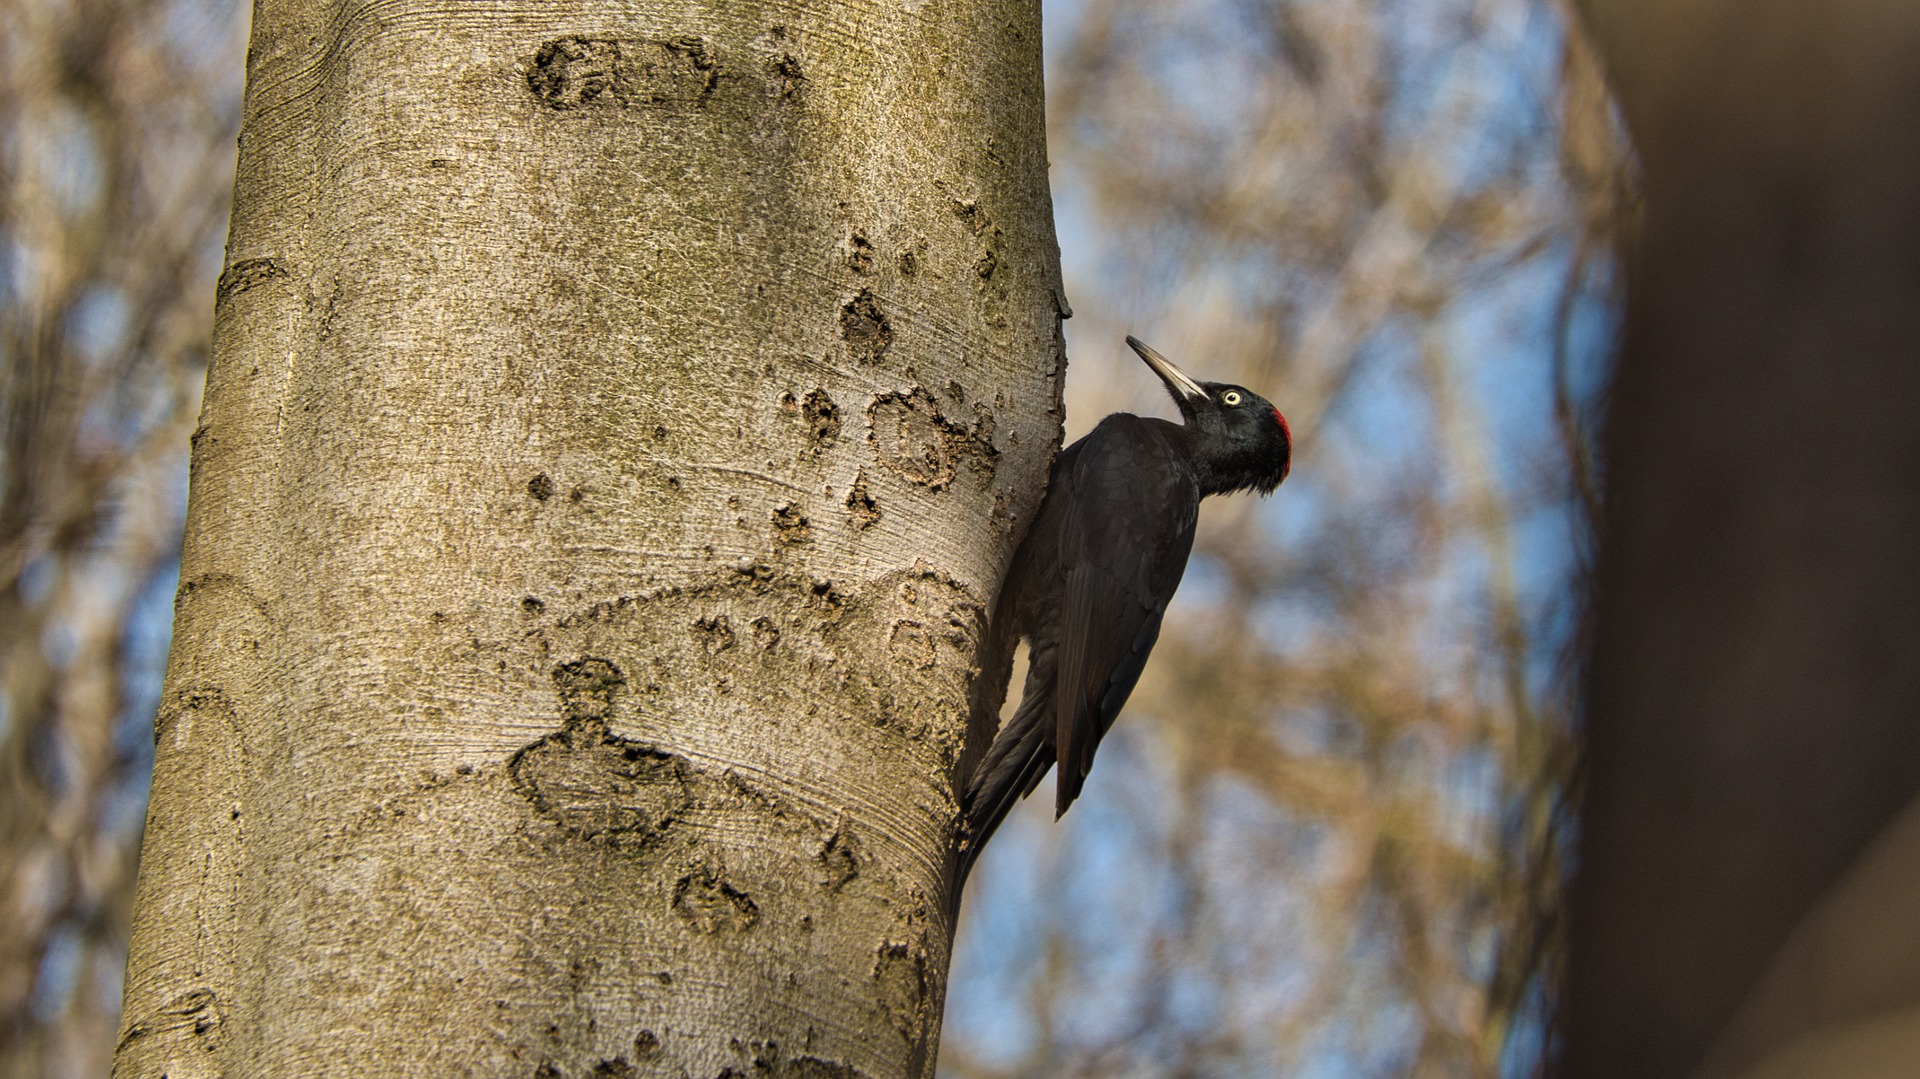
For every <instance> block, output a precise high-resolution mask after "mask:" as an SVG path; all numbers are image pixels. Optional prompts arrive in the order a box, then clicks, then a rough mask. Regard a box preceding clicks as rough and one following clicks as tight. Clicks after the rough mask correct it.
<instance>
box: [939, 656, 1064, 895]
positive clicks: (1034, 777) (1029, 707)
mask: <svg viewBox="0 0 1920 1079" xmlns="http://www.w3.org/2000/svg"><path fill="white" fill-rule="evenodd" d="M1035 688H1037V687H1034V686H1032V685H1029V686H1028V687H1027V690H1026V692H1025V693H1023V694H1022V695H1021V698H1020V707H1019V709H1017V710H1016V711H1015V712H1014V713H1013V717H1012V718H1011V719H1009V720H1007V725H1006V727H1005V728H1003V729H1002V730H1001V731H1000V735H999V737H997V738H995V739H994V741H993V745H992V746H991V747H989V748H988V750H987V756H986V759H985V760H983V761H981V762H980V767H979V769H978V770H977V771H975V772H974V778H973V782H972V783H970V784H968V787H967V799H966V834H965V836H964V839H963V841H962V845H961V849H960V875H959V881H960V883H961V884H963V885H964V884H965V883H966V879H967V874H968V873H969V872H971V871H972V869H973V863H974V861H975V860H976V859H977V858H979V856H980V851H981V849H982V848H984V847H985V846H986V845H987V840H989V839H991V838H993V833H994V832H995V831H996V830H998V829H999V827H1000V823H1001V822H1002V821H1004V820H1006V819H1007V814H1008V813H1009V812H1011V811H1012V809H1013V806H1014V803H1016V802H1018V801H1019V800H1020V799H1022V798H1025V797H1026V796H1027V795H1029V794H1031V793H1033V789H1034V788H1035V787H1037V786H1039V785H1040V780H1041V779H1042V778H1043V777H1044V776H1045V775H1046V774H1047V769H1048V768H1049V767H1051V766H1052V765H1053V756H1054V755H1053V746H1052V744H1051V743H1050V742H1049V740H1048V738H1047V735H1048V734H1051V733H1052V731H1051V730H1050V727H1051V719H1052V717H1051V716H1049V715H1047V714H1046V713H1047V711H1048V705H1050V704H1051V703H1052V698H1053V694H1051V693H1036V692H1034V690H1035Z"/></svg>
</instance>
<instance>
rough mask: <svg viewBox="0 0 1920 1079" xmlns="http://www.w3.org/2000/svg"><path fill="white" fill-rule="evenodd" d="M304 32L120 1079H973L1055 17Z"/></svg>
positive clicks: (232, 249) (736, 19) (282, 85)
mask: <svg viewBox="0 0 1920 1079" xmlns="http://www.w3.org/2000/svg"><path fill="white" fill-rule="evenodd" d="M254 19H255V24H254V30H253V38H252V46H251V48H250V50H249V54H248V73H247V94H246V106H245V110H246V111H245V118H244V121H243V131H242V136H241V140H242V142H241V155H240V165H239V173H238V182H237V187H236V195H235V203H234V211H233V225H232V233H231V236H230V241H229V249H228V253H227V266H226V270H225V272H224V274H223V275H222V277H221V280H220V286H219V290H218V300H217V306H216V326H215V346H214V356H213V361H212V367H211V370H210V372H209V376H208V387H207V397H206V404H205V410H204V412H203V415H202V422H201V424H200V427H199V429H198V430H197V431H196V432H195V434H194V451H193V466H192V493H191V504H190V508H189V520H188V526H187V536H186V546H185V552H184V556H183V565H182V571H181V577H182V583H181V586H180V593H179V599H178V607H177V616H176V629H175V643H174V650H173V655H172V658H171V660H170V665H169V669H168V674H167V682H166V688H165V693H164V700H163V703H162V707H161V713H160V717H159V722H158V727H157V731H156V737H157V739H158V743H159V752H158V763H157V765H156V773H155V778H154V788H153V803H152V807H151V810H150V816H149V820H148V828H147V834H146V840H145V848H144V854H143V859H144V860H143V864H142V869H141V881H140V886H139V896H138V900H137V912H136V921H135V928H134V936H133V944H132V955H131V958H130V962H129V972H128V979H127V988H126V1004H125V1019H124V1026H123V1030H122V1037H121V1042H120V1046H119V1050H118V1056H117V1064H116V1074H117V1075H122V1076H154V1077H158V1076H161V1075H167V1076H170V1077H172V1079H183V1077H186V1076H193V1075H246V1076H274V1075H300V1076H307V1075H328V1074H333V1075H436V1076H438V1075H488V1076H492V1075H526V1076H569V1077H571V1076H587V1075H607V1076H621V1075H658V1076H683V1075H684V1076H695V1077H708V1076H723V1075H735V1076H762V1075H764V1076H810V1077H813V1076H841V1077H844V1076H872V1077H882V1076H901V1075H925V1074H928V1073H929V1072H930V1071H931V1069H932V1060H933V1049H934V1047H935V1046H936V1045H937V1039H938V1030H939V1014H940V1006H941V1000H942V993H943V986H944V982H945V971H946V967H947V958H948V948H949V942H950V937H951V928H952V927H951V925H950V924H948V915H947V910H948V902H947V898H948V897H947V895H946V891H947V888H948V886H949V875H950V873H951V861H950V857H949V851H950V849H951V840H952V834H951V830H952V826H953V822H954V818H955V813H956V806H955V804H954V796H953V790H954V780H955V774H956V770H957V769H958V768H959V767H960V766H961V762H962V760H963V758H965V757H966V755H967V753H968V751H969V748H970V747H969V741H970V740H969V730H968V727H969V722H968V695H969V692H970V690H972V689H973V687H974V685H975V683H976V681H978V671H979V670H980V667H981V663H980V659H981V657H979V656H977V655H976V651H977V648H978V646H979V644H980V642H981V640H982V636H983V635H982V628H983V623H984V613H985V611H986V609H987V606H988V604H990V602H991V601H992V598H993V592H994V589H995V587H996V584H997V582H998V580H999V577H1000V572H1001V570H1002V568H1003V566H1004V564H1005V561H1006V559H1007V557H1008V556H1009V555H1010V553H1011V548H1012V545H1013V543H1014V541H1015V540H1017V538H1018V535H1019V532H1020V529H1021V528H1022V527H1023V525H1024V521H1025V518H1026V516H1027V514H1028V513H1030V512H1031V510H1032V508H1033V506H1034V504H1035V502H1036V501H1037V498H1038V496H1039V494H1040V491H1041V487H1042V481H1043V478H1044V475H1045V468H1046V465H1047V462H1048V460H1049V458H1050V454H1051V452H1052V451H1053V449H1054V448H1055V447H1056V446H1057V443H1058V435H1059V419H1060V407H1059V384H1060V377H1061V374H1062V368H1063V364H1064V357H1063V355H1062V351H1061V346H1060V338H1059V318H1060V311H1061V309H1062V307H1063V306H1064V305H1063V301H1062V300H1061V299H1060V297H1059V275H1058V254H1057V250H1056V246H1055V242H1054V238H1053V228H1052V218H1051V208H1050V203H1049V197H1048V191H1047V183H1046V156H1045V145H1044V125H1043V116H1042V108H1043V106H1042V95H1041V85H1040V40H1039V12H1038V5H1037V4H1031V3H1021V2H1011V0H959V2H953V0H942V2H940V3H907V4H889V5H882V4H849V5H836V6H829V7H813V6H803V5H775V4H757V3H741V4H727V5H719V6H714V7H709V6H707V5H702V4H694V3H669V2H661V0H656V2H650V3H639V4H627V5H611V4H604V5H603V4H554V5H548V4H540V5H531V4H518V5H498V6H493V5H459V6H453V7H448V6H444V5H431V4H420V3H414V2H410V0H409V2H400V3H388V4H378V5H376V4H365V3H334V4H302V3H292V2H288V0H262V2H261V3H260V4H259V6H258V7H257V8H256V10H255V16H254ZM986 666H987V667H988V668H989V669H993V668H996V667H997V666H998V664H997V663H988V664H987V665H986ZM988 681H993V679H988ZM979 740H980V732H978V731H976V732H974V737H973V739H972V741H973V742H976V743H977V742H978V741H979ZM976 751H977V748H976Z"/></svg>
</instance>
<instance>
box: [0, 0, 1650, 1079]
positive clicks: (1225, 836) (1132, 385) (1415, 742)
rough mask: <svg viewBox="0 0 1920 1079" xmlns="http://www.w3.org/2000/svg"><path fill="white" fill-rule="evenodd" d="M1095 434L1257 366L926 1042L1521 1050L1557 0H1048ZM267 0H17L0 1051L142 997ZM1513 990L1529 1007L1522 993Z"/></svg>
mask: <svg viewBox="0 0 1920 1079" xmlns="http://www.w3.org/2000/svg"><path fill="white" fill-rule="evenodd" d="M1046 16H1047V20H1048V34H1049V46H1048V49H1049V54H1048V61H1049V68H1048V81H1049V93H1050V101H1049V109H1050V115H1051V122H1052V135H1051V138H1052V155H1053V160H1054V166H1055V169H1054V177H1053V180H1054V187H1055V193H1056V199H1057V201H1058V206H1059V217H1060V225H1061V241H1062V247H1063V251H1064V256H1065V260H1066V264H1067V272H1068V277H1069V285H1070V288H1071V289H1072V294H1071V298H1072V300H1073V301H1074V303H1075V306H1076V307H1077V309H1078V311H1077V315H1076V317H1075V319H1074V320H1073V321H1072V322H1070V323H1069V324H1068V329H1069V332H1070V337H1071V344H1072V355H1073V358H1074V359H1073V369H1072V371H1071V377H1070V378H1069V382H1068V401H1069V419H1068V428H1069V430H1068V435H1069V437H1070V438H1071V437H1077V436H1078V435H1079V434H1081V433H1084V432H1085V431H1086V430H1087V429H1089V428H1090V427H1091V426H1092V425H1093V423H1094V422H1095V421H1096V420H1097V419H1098V418H1099V417H1100V416H1101V415H1104V414H1105V413H1107V412H1109V411H1113V410H1116V409H1132V410H1136V411H1159V412H1160V413H1161V414H1163V415H1165V414H1170V408H1169V406H1167V405H1166V404H1165V402H1164V401H1162V400H1159V399H1158V398H1159V397H1160V396H1161V395H1160V394H1159V391H1158V390H1157V388H1156V386H1155V385H1154V383H1153V380H1152V379H1151V377H1150V376H1149V375H1147V373H1146V372H1145V371H1144V369H1141V368H1140V367H1139V365H1138V363H1137V362H1136V361H1134V360H1132V359H1131V357H1130V354H1127V353H1125V351H1124V348H1123V347H1122V346H1120V344H1119V342H1120V338H1121V335H1122V334H1124V333H1127V332H1133V333H1137V334H1139V335H1140V336H1142V337H1143V338H1145V339H1146V340H1148V341H1150V342H1152V343H1154V344H1155V345H1156V346H1158V347H1159V348H1161V349H1162V350H1163V351H1165V352H1167V353H1168V354H1169V355H1170V356H1172V357H1174V358H1175V359H1176V360H1178V361H1180V362H1181V363H1183V364H1185V365H1187V366H1188V367H1189V368H1190V369H1192V370H1194V371H1195V372H1196V373H1198V374H1199V375H1201V376H1202V377H1207V378H1214V379H1222V380H1232V381H1238V382H1243V383H1246V384H1248V385H1250V386H1253V387H1255V388H1257V389H1258V390H1260V391H1261V392H1262V393H1264V394H1267V395H1268V396H1270V397H1272V398H1273V399H1274V400H1275V401H1276V402H1279V403H1280V405H1281V407H1282V408H1283V409H1284V410H1285V411H1286V412H1287V413H1288V416H1289V419H1290V420H1291V421H1292V423H1293V427H1294V431H1295V434H1296V439H1297V445H1298V450H1297V454H1298V455H1297V459H1296V467H1295V470H1294V475H1293V478H1292V479H1291V480H1289V482H1288V484H1287V486H1286V487H1284V488H1282V490H1281V492H1280V494H1279V495H1277V496H1276V497H1275V498H1273V499H1272V500H1270V501H1267V502H1259V501H1255V500H1252V499H1245V498H1241V499H1231V500H1215V501H1214V502H1212V503H1210V504H1209V506H1208V508H1207V511H1206V514H1205V518H1206V519H1205V523H1204V525H1203V528H1202V531H1201V537H1200V547H1199V548H1198V549H1197V550H1196V555H1195V559H1194V562H1193V564H1192V565H1191V567H1190V568H1189V570H1188V576H1187V582H1186V584H1185V585H1184V586H1183V589H1182V592H1181V596H1180V599H1179V600H1178V601H1177V602H1176V604H1175V608H1174V612H1173V614H1172V615H1171V616H1170V617H1169V620H1168V624H1167V628H1166V632H1165V634H1164V636H1163V638H1162V642H1161V644H1160V646H1159V648H1158V650H1157V651H1156V653H1155V661H1154V663H1153V664H1152V665H1151V666H1150V667H1149V670H1148V672H1147V676H1146V679H1145V681H1144V682H1143V683H1142V685H1141V688H1140V690H1139V691H1138V692H1137V693H1136V695H1135V699H1134V703H1133V706H1132V708H1131V709H1130V714H1129V715H1128V717H1127V718H1126V719H1124V720H1122V722H1121V723H1120V724H1119V726H1118V727H1117V728H1116V732H1115V737H1114V738H1112V739H1111V740H1110V741H1109V742H1108V744H1107V746H1106V748H1105V749H1103V751H1102V754H1101V765H1100V767H1099V768H1098V769H1096V771H1095V773H1094V777H1093V779H1092V781H1091V782H1090V785H1089V787H1088V791H1087V794H1086V796H1085V797H1084V798H1083V800H1082V802H1081V804H1080V806H1079V807H1078V808H1077V809H1076V810H1075V811H1074V813H1073V814H1072V815H1071V816H1069V817H1068V818H1067V820H1066V821H1065V822H1064V824H1063V825H1061V826H1058V827H1056V826H1053V825H1052V824H1051V823H1050V822H1049V821H1047V820H1046V818H1047V816H1048V814H1047V813H1046V812H1045V810H1044V808H1041V806H1042V803H1045V802H1046V801H1047V799H1044V798H1043V799H1038V800H1035V802H1034V803H1033V804H1032V805H1029V806H1024V807H1023V808H1022V811H1021V812H1019V813H1018V814H1016V817H1015V818H1014V820H1013V821H1012V822H1010V824H1009V826H1008V827H1007V829H1006V830H1005V831H1004V832H1003V833H1002V838H1001V839H1000V840H999V841H998V842H997V843H996V844H995V845H994V849H993V850H992V851H991V852H990V853H989V854H988V855H987V857H986V858H985V859H984V861H983V863H982V867H981V870H980V872H979V873H978V874H977V875H976V883H975V884H974V886H973V889H972V893H971V895H970V897H969V900H968V908H967V915H966V921H965V923H964V925H963V930H962V941H961V943H960V946H959V951H958V956H959V958H958V960H957V962H956V965H955V969H954V977H953V981H952V983H951V986H950V1003H949V1007H948V1016H947V1033H946V1041H945V1044H944V1046H943V1049H942V1071H943V1073H944V1074H948V1075H951V1076H953V1077H955V1079H971V1077H975V1076H979V1077H989V1076H993V1077H999V1076H1008V1077H1011V1076H1056V1075H1064V1076H1104V1075H1114V1076H1119V1075H1148V1074H1151V1075H1247V1076H1265V1075H1273V1074H1281V1073H1283V1072H1284V1073H1291V1074H1301V1075H1312V1076H1372V1075H1421V1076H1425V1075H1436V1076H1438V1075H1444V1076H1453V1075H1461V1076H1483V1075H1484V1076H1492V1075H1501V1074H1512V1075H1524V1074H1529V1073H1530V1072H1531V1071H1532V1070H1533V1067H1534V1064H1535V1063H1536V1062H1537V1060H1538V1058H1539V1056H1540V1053H1541V1051H1542V1038H1541V1032H1542V1031H1544V1030H1545V1029H1548V1023H1549V1020H1550V1016H1551V1006H1552V999H1553V995H1552V993H1551V992H1549V991H1548V989H1547V987H1548V986H1550V985H1551V984H1552V979H1551V975H1552V972H1553V970H1554V964H1555V963H1556V961H1557V956H1558V948H1557V939H1558V920H1557V917H1558V916H1557V912H1558V895H1559V885H1560V881H1561V877H1562V864H1561V848H1562V844H1563V842H1564V840H1565V838H1566V837H1565V817H1564V811H1563V806H1564V805H1565V804H1566V801H1567V797H1568V791H1569V783H1570V780H1571V761H1570V757H1569V754H1568V751H1567V745H1568V742H1567V737H1566V734H1567V729H1568V727H1567V724H1568V716H1569V713H1570V700H1571V692H1570V689H1571V682H1570V679H1569V674H1570V671H1571V664H1570V657H1571V656H1573V655H1575V654H1577V647H1578V642H1579V640H1580V636H1581V633H1582V619H1583V614H1582V612H1583V609H1584V608H1583V604H1582V602H1581V596H1582V587H1583V585H1582V582H1583V580H1584V575H1585V573H1586V568H1587V563H1588V551H1589V540H1588V535H1589V524H1588V522H1589V520H1590V517H1591V515H1592V512H1593V508H1594V502H1595V497H1596V496H1595V478H1594V473H1595V466H1594V463H1593V454H1592V452H1591V450H1590V435H1591V428H1592V422H1591V421H1592V417H1593V416H1594V414H1595V410H1596V408H1597V405H1598V387H1599V386H1600V385H1601V383H1602V381H1603V375H1604V367H1605V363H1606V357H1607V355H1608V350H1609V347H1610V342H1611V340H1612V337H1613V333H1614V325H1615V321H1616V313H1617V308H1618V299H1617V297H1616V295H1615V281H1616V273H1615V270H1614V261H1613V244H1614V242H1615V240H1616V238H1617V234H1618V232H1619V223H1620V222H1621V220H1622V219H1623V211H1622V207H1621V192H1622V191H1623V187H1624V185H1623V183H1622V177H1623V175H1624V172H1623V169H1624V166H1623V160H1624V159H1623V156H1622V153H1621V150H1620V146H1621V143H1620V139H1619V136H1618V133H1617V130H1616V128H1615V125H1614V121H1613V117H1612V112H1611V106H1610V104H1609V102H1608V99H1607V97H1606V94H1605V91H1604V90H1603V89H1602V87H1601V84H1600V80H1599V77H1598V73H1597V69H1596V68H1595V66H1594V65H1593V63H1592V62H1591V60H1590V58H1589V57H1588V54H1587V53H1586V52H1585V50H1584V47H1583V45H1582V44H1581V42H1580V40H1579V39H1578V37H1577V36H1575V35H1573V34H1571V33H1570V32H1569V30H1568V22H1567V16H1566V13H1565V12H1564V11H1563V10H1562V9H1561V8H1560V7H1559V6H1557V5H1555V4H1553V3H1550V2H1546V0H1423V2H1419V3H1415V2H1401V0H1166V2H1158V0H1156V2H1148V0H1058V2H1055V3H1051V4H1049V6H1048V8H1047V12H1046ZM245 22H246V12H245V10H244V8H242V7H240V6H239V5H237V4H235V3H232V2H230V0H0V26H3V27H4V30H0V48H4V50H5V53H4V70H0V140H3V141H0V191H3V192H4V194H3V195H0V349H4V357H3V358H0V408H3V409H4V412H0V433H3V434H4V442H3V443H0V446H4V449H3V450H0V453H4V457H3V458H0V484H4V491H3V492H0V679H3V680H4V696H3V697H0V767H4V769H5V774H4V776H0V1075H7V1076H69V1075H71V1076H98V1075H103V1074H105V1071H106V1067H107V1061H108V1059H109V1056H110V1054H111V1051H112V1048H113V1044H112V1043H113V1038H114V1029H115V1023H116V1021H117V1010H118V1001H119V986H120V971H121V964H122V961H123V955H124V950H125V933H126V920H127V907H128V900H129V897H130V895H131V891H132V882H133V871H134V861H135V856H136V853H137V845H138V839H139V830H140V822H141V817H142V808H143V805H144V798H145V792H146V773H147V771H148V768H149V765H150V759H151V719H152V712H153V708H154V704H155V698H156V695H157V690H158V678H159V670H160V665H161V662H162V660H163V658H164V654H165V648H166V637H167V633H168V631H169V626H170V619H171V598H172V594H173V589H174V584H175V581H174V576H175V568H174V567H175V561H176V558H177V545H178V533H179V529H180V522H181V515H182V512H183V509H184V501H185V476H186V454H187V448H188V436H189V434H190V433H191V431H192V429H193V424H194V418H195V416H196V414H197V412H198V407H199V386H200V382H201V377H202V371H203V365H204V357H205V353H206V336H207V332H208V328H209V324H210V321H211V320H210V313H211V309H212V297H213V282H214V278H215V275H216V273H217V271H218V268H219V264H220V260H221V250H220V244H221V239H222V237H223V236H224V233H225V228H226V214H227V194H228V187H229V185H230V181H231V169H232V156H233V149H232V143H233V133H234V132H235V130H236V129H237V121H238V102H239V92H240V82H241V77H242V72H243V63H242V54H243V50H244V34H245ZM1510 1035H1511V1036H1510Z"/></svg>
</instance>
